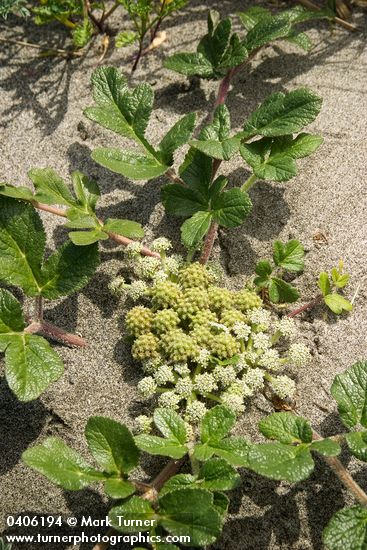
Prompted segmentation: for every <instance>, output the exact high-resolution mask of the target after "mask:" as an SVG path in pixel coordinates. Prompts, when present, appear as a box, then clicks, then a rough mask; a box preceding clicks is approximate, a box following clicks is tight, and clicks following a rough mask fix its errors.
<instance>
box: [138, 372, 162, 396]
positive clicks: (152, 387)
mask: <svg viewBox="0 0 367 550" xmlns="http://www.w3.org/2000/svg"><path fill="white" fill-rule="evenodd" d="M156 389H157V384H156V383H155V380H154V378H152V377H151V376H146V377H145V378H142V379H141V380H140V382H139V383H138V392H139V393H140V395H141V396H142V397H145V398H149V397H152V396H153V395H154V393H155V391H156Z"/></svg>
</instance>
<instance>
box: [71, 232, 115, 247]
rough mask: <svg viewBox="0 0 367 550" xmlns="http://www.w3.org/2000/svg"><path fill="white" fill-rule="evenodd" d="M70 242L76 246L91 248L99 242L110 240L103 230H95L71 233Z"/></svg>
mask: <svg viewBox="0 0 367 550" xmlns="http://www.w3.org/2000/svg"><path fill="white" fill-rule="evenodd" d="M69 237H70V240H71V242H72V243H73V244H75V245H76V246H89V245H92V244H93V243H96V242H98V241H105V240H106V239H108V235H107V233H105V232H104V231H102V229H94V230H92V231H71V232H70V233H69Z"/></svg>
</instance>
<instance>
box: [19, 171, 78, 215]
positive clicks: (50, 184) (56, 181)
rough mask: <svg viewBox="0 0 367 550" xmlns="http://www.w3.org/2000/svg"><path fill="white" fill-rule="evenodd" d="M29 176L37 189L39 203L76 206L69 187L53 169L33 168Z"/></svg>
mask: <svg viewBox="0 0 367 550" xmlns="http://www.w3.org/2000/svg"><path fill="white" fill-rule="evenodd" d="M28 176H29V178H30V180H31V181H32V183H33V185H34V187H35V189H36V197H35V198H36V200H38V201H39V202H45V203H46V204H65V205H66V206H75V199H74V197H73V195H72V194H71V192H70V189H69V187H68V186H67V185H66V184H65V182H64V180H63V179H62V178H61V177H60V176H59V175H58V174H57V173H56V172H55V171H54V170H52V168H32V169H31V170H29V172H28Z"/></svg>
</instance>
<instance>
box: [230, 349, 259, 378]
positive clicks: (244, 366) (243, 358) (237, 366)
mask: <svg viewBox="0 0 367 550" xmlns="http://www.w3.org/2000/svg"><path fill="white" fill-rule="evenodd" d="M256 357H257V356H256ZM247 367H248V364H247V362H246V354H245V353H241V354H240V356H239V360H238V362H237V363H236V364H235V365H233V368H234V370H235V371H236V373H237V374H238V373H239V372H242V371H243V369H247Z"/></svg>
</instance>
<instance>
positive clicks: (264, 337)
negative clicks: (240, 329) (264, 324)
mask: <svg viewBox="0 0 367 550" xmlns="http://www.w3.org/2000/svg"><path fill="white" fill-rule="evenodd" d="M252 341H253V345H254V348H255V349H261V350H263V351H265V350H266V349H269V348H270V347H271V342H270V338H269V336H268V334H265V332H258V333H256V334H253V335H252Z"/></svg>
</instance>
